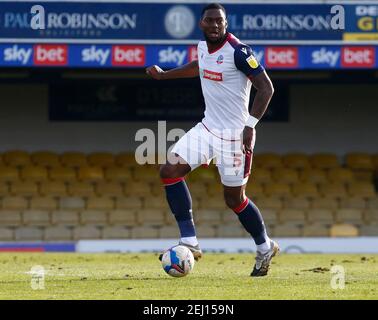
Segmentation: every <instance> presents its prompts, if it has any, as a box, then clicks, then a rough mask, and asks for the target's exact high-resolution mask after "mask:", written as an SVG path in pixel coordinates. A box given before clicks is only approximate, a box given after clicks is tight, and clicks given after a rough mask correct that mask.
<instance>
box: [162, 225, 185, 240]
mask: <svg viewBox="0 0 378 320" xmlns="http://www.w3.org/2000/svg"><path fill="white" fill-rule="evenodd" d="M179 236H180V231H179V229H178V227H177V226H162V227H160V228H159V238H160V239H162V238H165V239H170V238H175V239H177V238H178V237H179Z"/></svg>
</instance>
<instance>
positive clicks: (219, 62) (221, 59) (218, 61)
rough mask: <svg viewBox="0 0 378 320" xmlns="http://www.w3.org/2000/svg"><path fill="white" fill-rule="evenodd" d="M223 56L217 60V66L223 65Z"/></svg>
mask: <svg viewBox="0 0 378 320" xmlns="http://www.w3.org/2000/svg"><path fill="white" fill-rule="evenodd" d="M223 59H224V58H223V55H220V56H219V57H218V58H217V64H222V63H223Z"/></svg>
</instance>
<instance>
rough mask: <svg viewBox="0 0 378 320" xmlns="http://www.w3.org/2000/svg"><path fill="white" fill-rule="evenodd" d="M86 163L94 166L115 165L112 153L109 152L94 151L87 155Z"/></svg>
mask: <svg viewBox="0 0 378 320" xmlns="http://www.w3.org/2000/svg"><path fill="white" fill-rule="evenodd" d="M87 158H88V163H89V164H90V165H91V166H94V167H96V166H97V167H104V168H106V167H112V166H114V165H115V158H114V155H113V154H112V153H110V152H94V153H91V154H89V155H88V157H87Z"/></svg>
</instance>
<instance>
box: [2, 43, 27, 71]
mask: <svg viewBox="0 0 378 320" xmlns="http://www.w3.org/2000/svg"><path fill="white" fill-rule="evenodd" d="M0 48H1V52H2V58H3V59H2V61H3V63H4V64H5V65H12V66H19V65H21V66H29V65H31V64H32V59H31V57H32V55H33V47H32V46H31V45H17V44H14V45H12V46H10V45H3V46H1V47H0Z"/></svg>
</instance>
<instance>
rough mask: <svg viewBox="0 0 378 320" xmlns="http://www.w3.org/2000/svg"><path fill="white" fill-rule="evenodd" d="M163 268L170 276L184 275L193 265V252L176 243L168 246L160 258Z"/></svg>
mask: <svg viewBox="0 0 378 320" xmlns="http://www.w3.org/2000/svg"><path fill="white" fill-rule="evenodd" d="M161 263H162V265H163V269H164V271H165V272H166V273H168V274H169V275H170V276H172V277H184V276H186V275H187V274H189V273H190V272H191V271H192V270H193V267H194V257H193V253H192V252H191V251H190V250H189V249H188V248H187V247H185V246H182V245H178V246H174V247H172V248H169V249H168V250H167V251H165V252H164V253H163V257H162V259H161Z"/></svg>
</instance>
